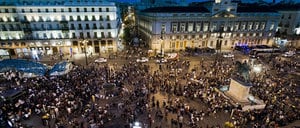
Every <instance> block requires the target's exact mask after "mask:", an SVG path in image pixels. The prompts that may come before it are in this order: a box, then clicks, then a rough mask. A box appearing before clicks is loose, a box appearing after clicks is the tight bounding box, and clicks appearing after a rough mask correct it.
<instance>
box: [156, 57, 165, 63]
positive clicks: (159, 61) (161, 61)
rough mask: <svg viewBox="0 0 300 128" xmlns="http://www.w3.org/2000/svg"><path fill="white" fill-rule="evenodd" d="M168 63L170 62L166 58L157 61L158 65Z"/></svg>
mask: <svg viewBox="0 0 300 128" xmlns="http://www.w3.org/2000/svg"><path fill="white" fill-rule="evenodd" d="M166 62H168V61H167V59H165V58H161V59H158V60H156V63H166Z"/></svg>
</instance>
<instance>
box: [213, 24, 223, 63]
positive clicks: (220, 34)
mask: <svg viewBox="0 0 300 128" xmlns="http://www.w3.org/2000/svg"><path fill="white" fill-rule="evenodd" d="M222 32H223V27H221V29H220V30H219V35H218V37H217V43H216V58H215V64H216V63H217V58H218V56H219V54H218V50H220V52H221V50H222V39H223V36H222Z"/></svg>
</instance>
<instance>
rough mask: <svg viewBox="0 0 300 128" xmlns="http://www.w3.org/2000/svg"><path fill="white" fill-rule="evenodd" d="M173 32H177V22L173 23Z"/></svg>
mask: <svg viewBox="0 0 300 128" xmlns="http://www.w3.org/2000/svg"><path fill="white" fill-rule="evenodd" d="M172 32H177V24H172Z"/></svg>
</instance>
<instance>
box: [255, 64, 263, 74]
mask: <svg viewBox="0 0 300 128" xmlns="http://www.w3.org/2000/svg"><path fill="white" fill-rule="evenodd" d="M261 70H262V69H261V65H254V66H253V72H255V73H260V72H261Z"/></svg>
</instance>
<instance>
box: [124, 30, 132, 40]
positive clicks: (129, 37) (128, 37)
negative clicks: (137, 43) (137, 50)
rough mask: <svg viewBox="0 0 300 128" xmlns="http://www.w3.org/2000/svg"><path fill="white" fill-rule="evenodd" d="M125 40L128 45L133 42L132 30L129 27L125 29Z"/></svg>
mask: <svg viewBox="0 0 300 128" xmlns="http://www.w3.org/2000/svg"><path fill="white" fill-rule="evenodd" d="M123 39H124V41H125V42H126V43H128V42H130V41H131V34H130V28H128V27H125V28H124V33H123Z"/></svg>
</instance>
